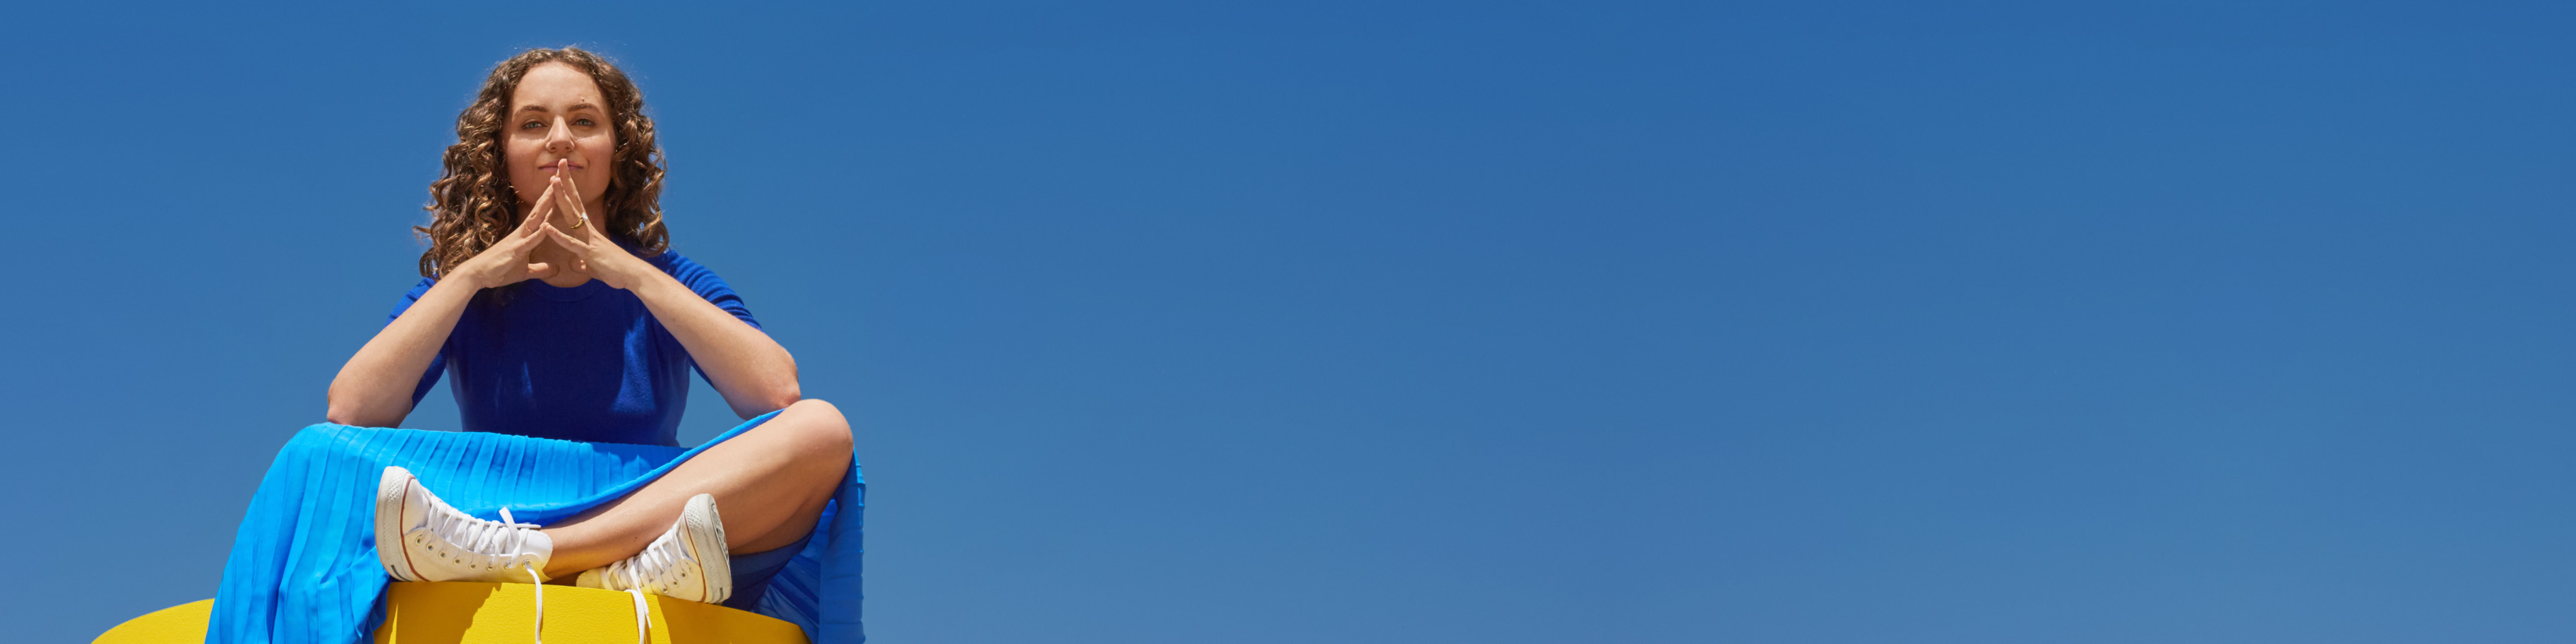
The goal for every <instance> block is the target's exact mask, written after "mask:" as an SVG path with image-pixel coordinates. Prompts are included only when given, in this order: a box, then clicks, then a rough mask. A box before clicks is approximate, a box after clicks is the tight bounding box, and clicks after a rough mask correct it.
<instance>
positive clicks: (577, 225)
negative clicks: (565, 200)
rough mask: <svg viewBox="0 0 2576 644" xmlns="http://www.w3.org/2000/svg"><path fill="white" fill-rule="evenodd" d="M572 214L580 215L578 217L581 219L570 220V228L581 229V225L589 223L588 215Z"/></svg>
mask: <svg viewBox="0 0 2576 644" xmlns="http://www.w3.org/2000/svg"><path fill="white" fill-rule="evenodd" d="M573 216H575V217H580V218H581V220H580V221H575V222H572V228H571V230H581V227H583V226H588V225H590V215H573Z"/></svg>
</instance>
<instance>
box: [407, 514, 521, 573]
mask: <svg viewBox="0 0 2576 644" xmlns="http://www.w3.org/2000/svg"><path fill="white" fill-rule="evenodd" d="M429 529H430V533H431V534H435V535H439V537H440V538H443V539H446V540H447V541H448V542H449V543H454V544H456V545H457V547H458V548H459V549H462V550H463V551H464V552H465V553H472V554H474V555H477V556H480V557H483V558H484V559H483V569H485V570H499V569H502V568H508V567H510V565H511V564H515V563H521V562H519V561H512V560H511V559H512V558H514V557H516V556H517V555H518V554H519V550H520V549H521V548H524V547H526V546H527V543H528V535H530V534H535V533H536V531H537V530H536V529H537V524H534V523H520V522H518V521H515V520H513V519H512V518H511V516H510V509H509V508H502V509H501V520H499V521H485V520H482V519H477V518H474V517H470V516H466V515H465V513H463V512H455V511H447V512H432V513H430V515H429ZM491 552H498V553H501V554H497V555H495V554H485V553H491ZM459 554H460V555H461V554H463V553H459Z"/></svg>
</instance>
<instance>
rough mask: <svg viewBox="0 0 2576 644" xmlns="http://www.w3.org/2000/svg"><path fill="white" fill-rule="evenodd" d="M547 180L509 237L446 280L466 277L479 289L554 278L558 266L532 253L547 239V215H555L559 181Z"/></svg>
mask: <svg viewBox="0 0 2576 644" xmlns="http://www.w3.org/2000/svg"><path fill="white" fill-rule="evenodd" d="M546 183H547V184H548V185H547V186H546V192H545V194H544V195H543V196H539V197H537V205H536V207H535V208H532V209H530V211H529V212H528V215H527V216H526V217H524V218H521V219H520V220H519V227H517V228H514V229H511V230H510V234H509V235H508V236H506V237H502V238H501V241H500V242H498V243H494V244H492V247H491V248H485V249H483V252H481V253H476V254H475V255H474V258H473V259H468V260H465V263H464V264H463V265H459V266H457V267H456V269H455V270H451V271H448V272H447V279H462V280H465V281H466V283H467V284H469V285H472V286H473V287H474V288H476V289H478V290H479V289H487V288H495V287H501V286H509V285H511V284H517V283H519V282H523V281H527V280H531V279H545V278H548V277H553V276H554V274H555V268H556V267H555V266H553V265H549V264H547V263H545V262H538V261H530V259H531V257H530V255H529V253H531V252H533V251H535V250H536V248H537V244H539V243H542V242H544V241H545V239H546V235H545V225H546V218H547V217H551V216H553V215H554V210H555V208H554V202H555V199H554V198H553V197H554V194H555V184H556V183H557V182H553V181H549V182H546Z"/></svg>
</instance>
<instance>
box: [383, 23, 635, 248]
mask: <svg viewBox="0 0 2576 644" xmlns="http://www.w3.org/2000/svg"><path fill="white" fill-rule="evenodd" d="M546 63H563V64H566V65H571V66H572V68H573V69H577V70H580V71H581V72H582V73H584V74H588V75H590V80H591V82H593V83H597V84H598V85H599V93H600V95H601V98H602V99H603V100H606V101H607V102H608V105H607V106H606V107H607V109H608V113H609V119H610V120H611V121H613V122H614V125H613V127H614V128H615V130H616V136H617V150H616V152H615V153H614V154H613V155H611V156H612V158H611V159H610V166H609V167H610V170H611V173H610V174H609V182H608V195H607V198H606V199H605V200H604V201H605V203H604V204H603V205H604V206H605V207H606V209H607V211H608V212H607V217H606V218H605V219H606V220H607V221H606V222H604V226H603V228H602V230H603V231H604V232H606V233H608V234H609V235H610V236H612V237H616V238H617V239H618V240H619V241H623V242H626V243H627V244H629V245H632V246H633V247H634V250H635V253H636V254H637V255H641V256H645V257H652V256H654V255H659V254H661V253H662V251H665V250H669V249H670V246H671V233H670V231H668V230H666V229H664V228H663V227H662V203H661V202H662V174H663V165H662V146H661V144H660V143H657V142H656V141H655V140H654V137H653V118H652V117H650V116H646V115H645V114H644V93H643V92H642V91H639V90H637V89H636V88H635V82H634V81H632V80H628V79H627V78H626V72H623V71H619V70H618V69H617V66H616V65H614V64H611V63H609V62H608V59H607V58H603V57H601V56H600V55H599V54H594V53H591V52H589V51H584V50H582V49H580V48H578V47H565V48H562V49H543V48H539V49H530V50H527V51H524V52H520V53H519V55H516V56H511V57H510V59H509V60H504V61H501V64H500V65H496V66H494V67H493V68H492V75H490V76H488V77H485V78H484V79H483V90H482V91H481V92H479V93H477V94H476V95H475V97H474V104H473V105H470V106H467V107H466V108H465V112H464V113H462V114H458V115H456V143H455V144H453V145H449V146H447V155H446V167H445V168H443V169H441V170H439V173H438V180H437V181H432V182H430V184H429V198H430V202H429V205H428V206H426V208H427V209H428V210H429V212H430V219H429V225H427V226H413V227H412V232H413V233H416V234H418V235H420V236H421V238H422V239H425V240H427V241H428V242H429V250H427V251H424V252H422V253H421V254H420V275H421V276H422V277H438V276H439V275H441V274H444V273H446V272H447V269H450V268H454V267H456V266H458V265H461V264H464V263H465V260H468V259H473V258H474V255H475V254H477V253H481V252H483V249H485V248H490V247H492V244H494V243H496V242H499V241H501V238H502V237H505V236H508V235H509V234H510V229H512V228H515V227H517V226H518V225H519V217H520V213H519V198H518V196H517V193H515V192H513V191H512V190H511V188H510V177H509V173H508V172H507V171H506V169H505V168H503V167H502V160H501V153H502V149H503V148H502V142H501V136H502V132H503V129H502V121H503V120H504V118H506V117H508V116H509V115H510V96H511V95H512V94H514V93H516V92H517V91H518V89H519V79H520V78H522V77H525V76H527V75H528V70H529V69H532V68H535V67H536V66H538V65H542V64H546ZM593 216H597V215H596V214H594V215H593Z"/></svg>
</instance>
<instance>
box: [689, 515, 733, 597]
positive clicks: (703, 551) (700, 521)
mask: <svg viewBox="0 0 2576 644" xmlns="http://www.w3.org/2000/svg"><path fill="white" fill-rule="evenodd" d="M701 504H703V505H705V506H706V511H705V512H697V511H696V510H697V509H698V507H699V506H700V505H701ZM680 524H681V525H680V537H681V538H683V539H688V540H689V543H687V544H686V545H687V546H689V556H692V557H696V558H697V560H698V581H699V583H700V584H702V585H703V586H704V591H703V592H705V593H706V594H704V595H701V597H703V599H699V600H698V601H700V602H704V603H709V604H716V603H722V602H723V601H724V600H726V599H729V598H731V597H733V559H732V558H731V557H729V556H727V555H729V554H731V553H728V552H726V551H725V533H724V517H722V516H719V515H717V514H716V497H715V496H714V495H710V494H700V495H697V496H693V497H689V505H688V507H687V508H686V509H685V510H683V511H682V512H680ZM708 544H714V545H713V547H709V546H708ZM710 552H712V553H713V554H714V555H715V556H712V557H710V556H706V555H707V554H709V553H710Z"/></svg>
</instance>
